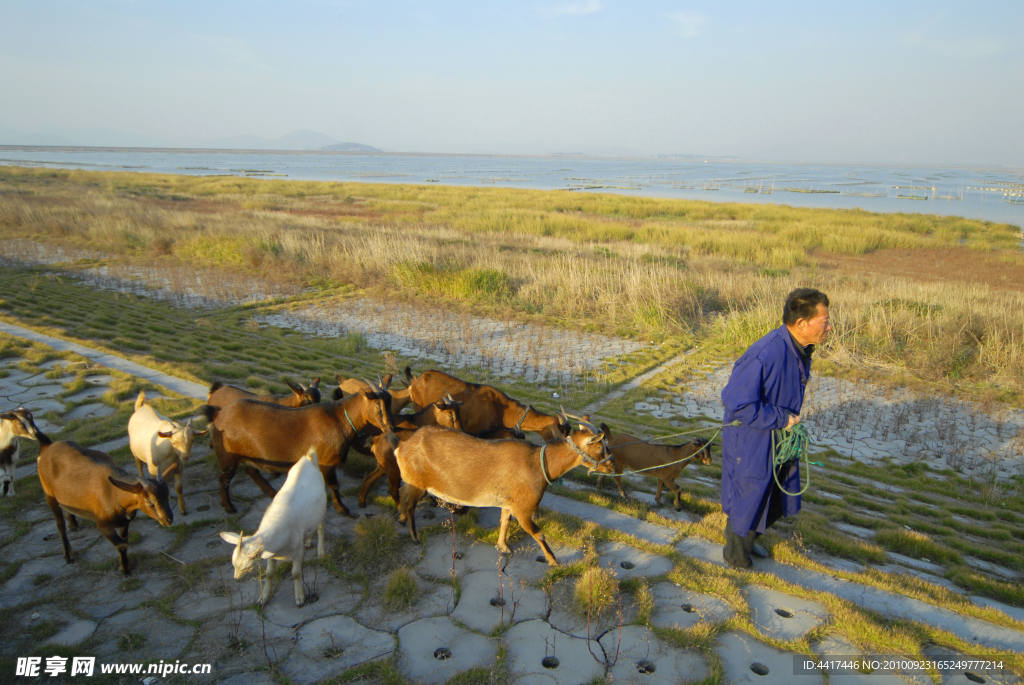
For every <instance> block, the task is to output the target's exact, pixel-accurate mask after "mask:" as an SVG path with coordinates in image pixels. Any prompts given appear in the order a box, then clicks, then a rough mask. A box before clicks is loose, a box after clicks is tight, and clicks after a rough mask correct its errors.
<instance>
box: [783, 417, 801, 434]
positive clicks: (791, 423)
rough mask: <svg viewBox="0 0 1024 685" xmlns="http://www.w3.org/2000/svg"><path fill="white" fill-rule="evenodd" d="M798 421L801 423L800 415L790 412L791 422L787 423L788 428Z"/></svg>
mask: <svg viewBox="0 0 1024 685" xmlns="http://www.w3.org/2000/svg"><path fill="white" fill-rule="evenodd" d="M798 423H800V417H799V416H797V415H796V414H790V415H789V423H787V424H786V430H789V429H790V428H792V427H793V426H795V425H796V424H798Z"/></svg>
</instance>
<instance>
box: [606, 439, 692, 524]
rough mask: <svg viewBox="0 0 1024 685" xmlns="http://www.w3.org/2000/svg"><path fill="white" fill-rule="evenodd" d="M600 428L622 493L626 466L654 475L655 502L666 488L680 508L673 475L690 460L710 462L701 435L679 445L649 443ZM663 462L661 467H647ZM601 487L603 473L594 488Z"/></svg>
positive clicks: (677, 490)
mask: <svg viewBox="0 0 1024 685" xmlns="http://www.w3.org/2000/svg"><path fill="white" fill-rule="evenodd" d="M601 430H602V431H604V432H605V433H606V434H607V435H608V444H609V445H610V446H611V450H612V457H613V458H614V459H615V484H616V485H618V486H619V494H620V495H622V496H623V497H625V496H626V491H625V490H623V489H622V472H623V471H624V470H626V469H629V470H631V471H638V470H640V469H650V470H649V471H644V475H647V476H654V477H655V478H657V479H658V494H657V495H655V496H654V502H655V504H661V491H662V488H663V487H667V488H668V489H669V490H671V491H672V492H673V493H674V494H675V507H674V508H675V510H676V511H680V510H681V509H682V508H683V505H682V503H681V502H680V499H679V498H680V495H681V491H680V490H679V486H678V485H676V478H678V477H679V474H680V473H682V472H683V469H684V468H686V466H687V465H688V464H689V463H690V462H692V461H693V460H694V459H697V460H698V461H700V463H701V464H704V465H705V466H706V465H707V464H710V463H711V444H710V442H708V441H707V440H705V439H704V438H696V439H694V440H691V441H690V442H688V443H684V444H682V445H652V444H651V443H649V442H644V441H642V440H640V438H637V437H634V436H632V435H629V434H628V433H619V434H618V435H614V436H613V435H612V432H611V429H609V428H608V426H606V425H605V424H603V423H602V424H601ZM660 464H666V466H664V467H662V468H660V469H659V468H651V467H652V466H658V465H660ZM603 486H604V476H598V477H597V487H598V488H599V489H600V488H602V487H603Z"/></svg>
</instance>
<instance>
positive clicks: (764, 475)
mask: <svg viewBox="0 0 1024 685" xmlns="http://www.w3.org/2000/svg"><path fill="white" fill-rule="evenodd" d="M810 375H811V364H810V361H808V362H806V363H805V362H804V361H803V359H802V358H801V356H800V352H799V351H798V350H797V347H796V344H795V343H794V342H793V338H792V337H791V336H790V334H789V331H788V330H787V329H786V327H785V326H782V327H780V328H777V329H775V330H774V331H772V332H771V333H769V334H768V335H766V336H764V337H763V338H761V339H760V340H758V341H757V342H755V343H754V344H753V345H751V346H750V348H749V349H747V351H746V352H744V353H743V356H742V357H740V358H739V359H738V360H736V364H735V365H734V366H733V368H732V375H731V376H730V377H729V382H728V383H727V384H726V386H725V388H724V389H723V390H722V403H723V404H724V405H725V421H724V422H725V423H730V422H732V421H733V420H735V419H739V420H740V421H741V422H742V424H743V425H741V426H730V427H727V428H724V429H723V430H722V510H723V511H725V513H726V514H728V515H729V517H730V523H731V525H732V529H733V531H734V532H735V533H736V534H737V535H746V534H747V533H749V532H750V531H751V530H757V531H758V532H759V533H763V532H764V529H765V523H766V519H767V512H768V502H769V498H770V496H771V494H772V489H773V485H774V483H775V479H774V477H773V475H772V434H771V432H772V430H775V429H781V428H785V427H786V424H787V423H788V422H789V415H790V414H799V413H800V409H801V408H802V407H803V404H804V390H805V389H806V388H807V381H808V379H809V378H810ZM779 481H780V482H781V483H782V487H783V488H785V489H786V490H788V491H790V492H796V491H798V490H799V489H800V467H799V464H798V463H796V462H794V463H792V464H791V465H790V467H789V468H787V469H785V472H784V473H780V474H779ZM798 511H800V497H799V496H795V497H791V496H789V495H782V513H783V515H784V516H793V515H794V514H796V513H797V512H798Z"/></svg>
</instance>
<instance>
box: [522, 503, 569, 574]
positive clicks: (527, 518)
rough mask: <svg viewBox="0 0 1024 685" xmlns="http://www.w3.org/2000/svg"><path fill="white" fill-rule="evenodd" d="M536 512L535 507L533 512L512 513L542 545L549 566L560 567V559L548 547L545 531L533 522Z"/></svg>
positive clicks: (524, 528)
mask: <svg viewBox="0 0 1024 685" xmlns="http://www.w3.org/2000/svg"><path fill="white" fill-rule="evenodd" d="M536 510H537V507H536V506H534V507H533V511H529V510H523V509H517V510H516V511H514V512H512V513H513V514H515V517H516V520H517V521H519V525H520V526H522V527H523V530H525V531H526V532H527V533H529V534H530V536H531V537H532V538H533V539H534V540H536V541H537V544H538V545H540V549H541V551H542V552H544V558H545V559H547V562H548V566H558V559H556V558H555V554H554V552H552V551H551V548H550V547H548V542H547V540H545V539H544V533H543V531H541V529H540V527H538V526H537V524H536V523H534V522H533V512H534V511H536Z"/></svg>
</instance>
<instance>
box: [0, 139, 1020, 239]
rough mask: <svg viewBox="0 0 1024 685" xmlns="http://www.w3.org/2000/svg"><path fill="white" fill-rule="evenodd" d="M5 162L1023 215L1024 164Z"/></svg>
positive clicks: (26, 156) (435, 159)
mask: <svg viewBox="0 0 1024 685" xmlns="http://www.w3.org/2000/svg"><path fill="white" fill-rule="evenodd" d="M0 164H4V165H18V166H41V167H51V168H78V169H92V170H106V171H137V172H154V173H168V174H185V175H192V176H207V175H224V174H228V175H234V176H249V177H256V178H287V179H296V180H307V181H362V182H368V183H431V184H432V183H438V184H443V185H460V186H478V187H494V186H501V187H508V188H535V189H540V190H571V191H576V192H611V193H618V194H622V195H635V196H643V197H665V198H680V199H691V200H693V199H698V200H711V201H719V202H722V201H729V202H757V203H776V204H784V205H791V206H797V207H830V208H846V209H852V208H861V209H866V210H869V211H873V212H915V213H924V214H938V215H944V216H962V217H968V218H973V219H985V220H989V221H997V222H1008V223H1012V224H1015V225H1017V226H1021V225H1024V169H1010V168H983V167H939V166H933V167H927V166H886V165H865V164H782V163H765V162H739V161H721V160H707V161H704V160H702V159H599V158H587V157H572V156H566V157H557V156H552V157H502V156H482V155H413V154H391V153H388V154H351V153H316V152H314V153H310V152H280V153H279V152H239V151H231V152H226V151H216V150H159V151H158V150H130V149H126V150H111V149H102V148H95V149H80V148H79V149H63V148H15V147H0Z"/></svg>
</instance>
